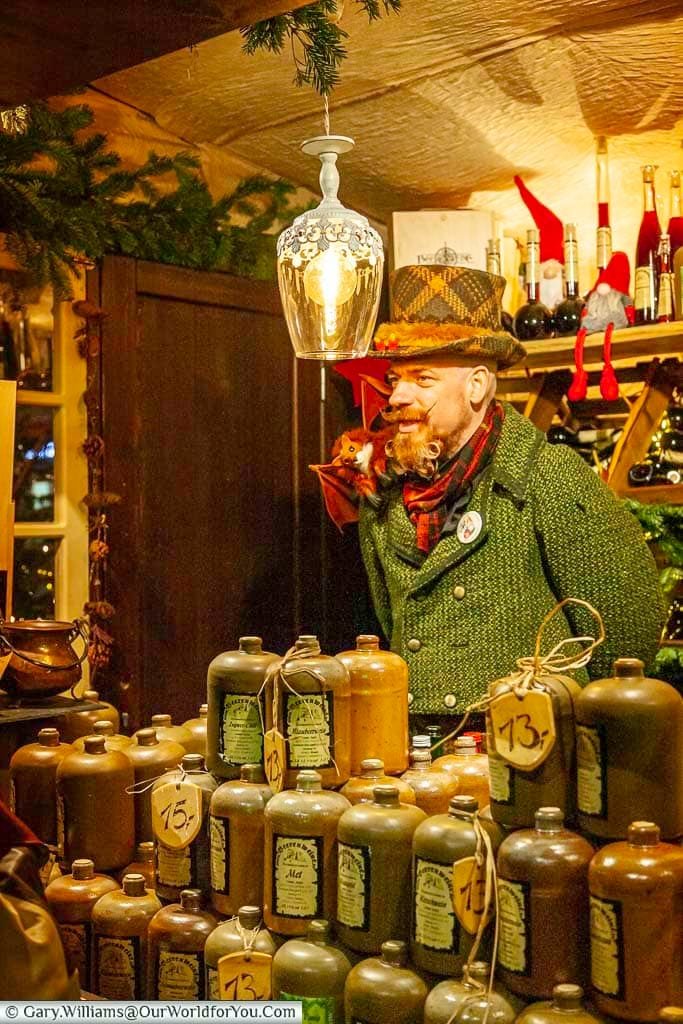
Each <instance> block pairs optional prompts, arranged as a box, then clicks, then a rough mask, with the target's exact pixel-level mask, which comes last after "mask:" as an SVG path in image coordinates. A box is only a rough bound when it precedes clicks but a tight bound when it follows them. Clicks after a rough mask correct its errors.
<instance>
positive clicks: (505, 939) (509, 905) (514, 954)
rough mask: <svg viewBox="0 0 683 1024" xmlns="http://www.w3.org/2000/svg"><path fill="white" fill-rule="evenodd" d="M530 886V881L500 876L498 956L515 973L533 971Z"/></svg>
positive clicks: (502, 963) (507, 968)
mask: <svg viewBox="0 0 683 1024" xmlns="http://www.w3.org/2000/svg"><path fill="white" fill-rule="evenodd" d="M530 910H531V907H530V890H529V883H528V882H511V881H509V880H508V879H507V878H500V877H499V878H498V927H499V929H500V944H499V946H498V960H499V962H500V964H501V966H502V967H505V968H506V970H508V971H512V972H513V973H514V974H529V973H530V972H531V949H530V942H529V938H530V934H531V933H530V923H531V913H530Z"/></svg>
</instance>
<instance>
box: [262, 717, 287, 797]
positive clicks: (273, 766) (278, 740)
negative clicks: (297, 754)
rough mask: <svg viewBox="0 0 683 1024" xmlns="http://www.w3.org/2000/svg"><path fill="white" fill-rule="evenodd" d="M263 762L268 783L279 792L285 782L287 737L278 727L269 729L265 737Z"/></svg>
mask: <svg viewBox="0 0 683 1024" xmlns="http://www.w3.org/2000/svg"><path fill="white" fill-rule="evenodd" d="M263 763H264V766H265V771H266V778H267V779H268V785H269V786H270V788H271V789H272V791H273V793H279V792H280V791H281V789H282V787H283V786H284V783H285V764H286V753H285V738H284V736H283V735H282V733H281V732H279V731H278V730H277V729H269V730H268V732H267V733H266V734H265V736H264V737H263Z"/></svg>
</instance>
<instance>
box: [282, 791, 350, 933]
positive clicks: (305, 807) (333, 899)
mask: <svg viewBox="0 0 683 1024" xmlns="http://www.w3.org/2000/svg"><path fill="white" fill-rule="evenodd" d="M349 807H350V804H349V802H348V800H347V799H346V797H343V796H342V795H341V793H331V792H327V791H326V790H323V788H322V780H321V778H320V775H319V774H318V772H313V771H302V772H299V775H298V776H297V780H296V789H295V790H285V791H284V792H282V793H278V794H277V795H276V796H274V797H273V798H272V799H271V800H270V801H269V802H268V804H267V805H266V810H265V817H266V834H265V885H264V906H263V918H264V921H265V922H266V925H267V926H268V928H270V929H271V930H272V931H274V932H278V933H279V934H281V935H305V934H306V931H307V929H308V924H309V922H310V921H312V920H313V918H315V917H322V918H325V920H330V919H334V917H335V914H336V909H337V824H338V821H339V818H340V817H341V816H342V814H343V813H344V811H346V810H348V808H349Z"/></svg>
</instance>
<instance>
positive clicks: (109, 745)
mask: <svg viewBox="0 0 683 1024" xmlns="http://www.w3.org/2000/svg"><path fill="white" fill-rule="evenodd" d="M92 735H93V736H104V746H105V748H106V749H107V750H123V749H124V748H125V747H129V746H130V745H131V743H132V742H133V740H132V738H131V737H130V736H124V735H123V734H122V733H120V732H115V731H114V723H113V722H109V721H107V720H106V719H102V720H101V721H98V722H95V724H94V725H93V727H92ZM73 748H74V750H85V736H79V737H78V739H77V740H74V742H73Z"/></svg>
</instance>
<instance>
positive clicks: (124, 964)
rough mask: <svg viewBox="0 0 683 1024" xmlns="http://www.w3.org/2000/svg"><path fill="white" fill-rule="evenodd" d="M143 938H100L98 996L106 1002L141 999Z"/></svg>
mask: <svg viewBox="0 0 683 1024" xmlns="http://www.w3.org/2000/svg"><path fill="white" fill-rule="evenodd" d="M140 975H141V963H140V938H139V936H137V935H133V936H131V937H130V938H127V939H115V938H111V937H110V936H109V935H98V936H97V982H98V989H97V991H98V993H99V995H101V996H104V998H105V999H140V998H141V996H142V991H141V989H142V985H141V983H140Z"/></svg>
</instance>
